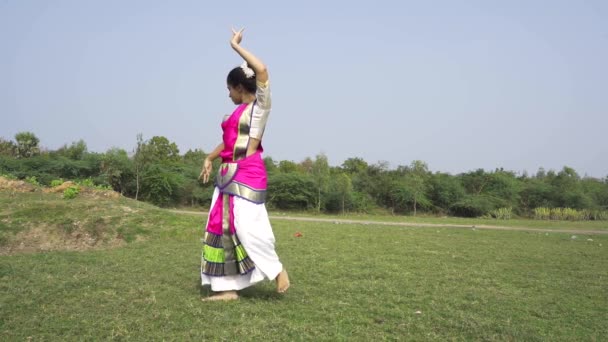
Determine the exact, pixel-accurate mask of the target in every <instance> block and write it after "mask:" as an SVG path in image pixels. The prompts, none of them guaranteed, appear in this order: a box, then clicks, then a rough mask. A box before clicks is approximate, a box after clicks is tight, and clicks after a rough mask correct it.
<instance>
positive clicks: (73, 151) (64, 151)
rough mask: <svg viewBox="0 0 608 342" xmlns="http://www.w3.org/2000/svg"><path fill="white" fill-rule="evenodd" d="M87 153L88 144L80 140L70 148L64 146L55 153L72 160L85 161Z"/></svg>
mask: <svg viewBox="0 0 608 342" xmlns="http://www.w3.org/2000/svg"><path fill="white" fill-rule="evenodd" d="M87 151H88V149H87V144H86V143H85V142H84V140H82V139H80V140H78V141H75V142H73V143H72V144H71V145H70V146H68V145H63V146H62V147H60V148H59V149H58V150H57V151H55V153H56V154H59V155H62V156H65V157H67V158H70V159H72V160H82V159H84V157H85V155H86V153H87Z"/></svg>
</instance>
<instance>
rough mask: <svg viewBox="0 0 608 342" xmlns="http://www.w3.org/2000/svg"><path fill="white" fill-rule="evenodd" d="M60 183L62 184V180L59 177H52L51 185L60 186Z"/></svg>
mask: <svg viewBox="0 0 608 342" xmlns="http://www.w3.org/2000/svg"><path fill="white" fill-rule="evenodd" d="M61 184H63V180H61V179H53V180H52V181H51V187H53V188H54V187H56V186H60V185H61Z"/></svg>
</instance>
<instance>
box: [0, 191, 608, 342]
mask: <svg viewBox="0 0 608 342" xmlns="http://www.w3.org/2000/svg"><path fill="white" fill-rule="evenodd" d="M0 205H2V207H1V209H0V222H2V226H0V229H1V231H2V233H3V235H2V236H3V241H4V243H10V241H11V239H12V237H13V236H14V234H15V233H17V232H19V231H24V230H27V229H32V228H33V227H34V228H35V227H44V229H47V230H55V231H56V233H57V234H59V233H61V234H72V235H70V236H73V234H74V231H73V230H74V229H76V230H83V231H89V232H91V234H97V235H96V236H97V238H98V241H110V242H111V241H112V239H114V238H115V236H116V235H121V234H122V235H121V236H122V237H123V238H125V239H126V236H129V239H128V240H129V241H130V242H129V243H125V244H122V245H120V246H118V247H116V246H114V245H112V244H111V243H108V244H107V245H103V244H101V242H100V246H101V247H102V248H101V249H93V250H84V251H50V252H44V253H25V254H24V253H17V254H13V255H4V256H0V280H1V282H0V312H1V314H0V340H18V341H20V340H33V341H39V340H110V339H116V340H174V341H184V340H199V341H200V340H203V339H205V340H261V339H266V340H279V341H291V340H328V341H335V340H394V339H404V340H525V341H535V340H547V341H555V340H563V341H573V340H590V341H594V340H597V341H599V340H605V339H606V336H608V324H607V322H608V267H606V265H608V249H607V247H608V235H584V234H576V235H575V238H573V234H566V233H544V232H518V231H490V230H479V229H477V230H473V229H454V228H428V227H427V228H416V227H391V226H381V225H373V224H372V225H365V226H363V225H351V224H328V223H316V222H295V221H285V220H274V221H273V226H274V230H275V235H276V237H277V250H278V252H279V255H280V256H281V258H282V261H283V263H284V264H285V265H286V267H287V268H288V270H289V272H290V276H291V278H292V288H291V289H290V291H289V292H288V293H287V294H286V295H284V296H282V295H277V294H275V293H274V286H273V285H274V284H272V283H270V282H267V283H262V284H258V285H257V286H255V287H252V288H249V289H247V290H245V291H243V292H242V294H241V299H239V300H238V301H236V302H230V303H215V302H206V303H203V302H201V301H200V298H201V296H205V295H207V294H208V290H207V289H201V287H200V285H199V275H198V272H199V259H200V250H201V244H200V237H201V230H202V224H203V218H201V217H197V216H190V215H177V214H173V213H169V212H167V211H163V210H159V209H156V208H154V207H152V206H148V205H142V204H139V203H134V202H133V201H130V200H126V199H121V200H120V201H110V200H92V199H91V200H86V199H78V200H75V201H65V200H61V199H60V198H59V197H58V196H56V197H52V196H47V195H44V196H43V195H41V194H22V195H19V194H18V195H16V196H13V197H10V196H9V195H8V194H6V193H1V192H0ZM125 207H126V208H129V209H125ZM35 208H37V210H36V209H35ZM75 222H80V223H81V224H74V223H75ZM82 222H85V223H84V224H82ZM89 225H93V226H94V227H96V228H90V227H89ZM66 227H67V228H66ZM70 227H76V228H70ZM583 228H587V229H594V228H593V227H583ZM121 232H122V233H121ZM295 232H301V233H302V235H303V236H302V237H295V236H294V233H295ZM111 247H113V248H111Z"/></svg>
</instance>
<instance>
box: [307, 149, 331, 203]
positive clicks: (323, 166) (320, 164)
mask: <svg viewBox="0 0 608 342" xmlns="http://www.w3.org/2000/svg"><path fill="white" fill-rule="evenodd" d="M311 174H312V178H313V179H314V182H315V187H316V188H317V212H321V203H322V194H323V192H325V191H327V188H328V186H329V162H328V161H327V156H326V155H325V154H323V153H321V154H318V155H317V156H316V158H315V161H314V162H313V164H312V170H311Z"/></svg>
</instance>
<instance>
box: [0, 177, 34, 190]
mask: <svg viewBox="0 0 608 342" xmlns="http://www.w3.org/2000/svg"><path fill="white" fill-rule="evenodd" d="M0 190H5V191H12V192H34V191H36V187H35V186H33V185H32V184H30V183H27V182H24V181H22V180H12V179H7V178H4V177H0Z"/></svg>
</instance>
